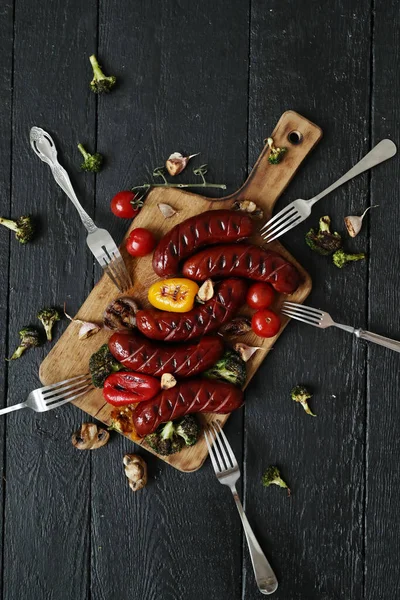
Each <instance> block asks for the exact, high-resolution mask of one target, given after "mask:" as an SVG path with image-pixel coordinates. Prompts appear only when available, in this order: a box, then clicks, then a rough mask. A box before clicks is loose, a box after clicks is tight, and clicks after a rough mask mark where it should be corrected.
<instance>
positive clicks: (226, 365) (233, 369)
mask: <svg viewBox="0 0 400 600" xmlns="http://www.w3.org/2000/svg"><path fill="white" fill-rule="evenodd" d="M203 375H204V376H205V377H207V378H208V379H224V380H225V381H229V383H233V384H234V385H237V386H239V387H242V386H243V385H244V384H245V381H246V363H245V361H244V360H243V358H242V357H241V356H240V355H239V354H238V353H237V352H235V351H234V350H227V351H226V352H225V354H224V355H223V357H222V358H220V359H219V360H218V361H217V362H216V363H215V365H214V366H213V367H211V368H210V369H207V371H205V372H204V373H203Z"/></svg>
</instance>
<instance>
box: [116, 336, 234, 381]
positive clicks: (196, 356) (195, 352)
mask: <svg viewBox="0 0 400 600" xmlns="http://www.w3.org/2000/svg"><path fill="white" fill-rule="evenodd" d="M108 347H109V349H110V352H111V354H112V355H113V356H114V358H116V359H117V360H118V361H119V362H120V363H122V364H123V365H124V366H125V367H127V368H128V369H132V371H136V372H137V373H146V374H147V375H154V376H155V377H161V375H163V373H172V374H173V375H175V376H177V377H193V376H194V375H198V374H199V373H202V372H203V371H205V370H206V369H208V368H210V367H212V366H213V365H214V364H215V363H216V362H217V360H219V359H220V358H221V356H222V354H223V352H224V342H223V339H222V338H221V337H220V336H218V335H212V336H211V335H210V336H205V337H203V338H201V340H200V341H199V342H198V343H194V344H179V345H178V344H177V345H169V346H165V345H162V344H159V343H157V342H152V341H151V340H148V339H147V338H145V337H144V336H142V335H140V334H139V333H137V332H135V331H133V332H131V333H127V332H117V333H114V334H113V335H112V336H111V337H110V339H109V341H108Z"/></svg>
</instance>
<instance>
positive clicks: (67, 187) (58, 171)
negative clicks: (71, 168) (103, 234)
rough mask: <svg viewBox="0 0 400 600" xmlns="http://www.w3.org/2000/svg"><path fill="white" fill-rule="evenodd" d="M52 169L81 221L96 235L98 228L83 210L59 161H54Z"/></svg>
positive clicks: (89, 231) (51, 165)
mask: <svg viewBox="0 0 400 600" xmlns="http://www.w3.org/2000/svg"><path fill="white" fill-rule="evenodd" d="M50 169H51V172H52V174H53V177H54V179H55V181H56V183H58V185H59V186H60V188H61V189H62V190H63V192H64V193H65V194H66V195H67V196H68V198H69V199H70V200H71V202H72V204H73V205H74V206H75V208H76V210H77V211H78V213H79V216H80V218H81V221H82V223H83V224H84V226H85V227H86V229H87V231H88V233H94V232H95V231H96V230H97V227H96V225H95V224H94V222H93V220H92V219H91V218H90V217H89V215H88V214H87V212H86V211H85V209H84V208H83V206H82V204H81V203H80V202H79V200H78V198H77V196H76V194H75V190H74V188H73V187H72V183H71V180H70V178H69V175H68V173H67V171H66V170H65V169H64V167H62V166H61V165H60V163H59V162H58V161H55V162H54V161H53V163H52V164H50Z"/></svg>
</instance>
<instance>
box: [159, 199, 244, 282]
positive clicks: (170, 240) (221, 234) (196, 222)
mask: <svg viewBox="0 0 400 600" xmlns="http://www.w3.org/2000/svg"><path fill="white" fill-rule="evenodd" d="M252 231H253V221H252V219H251V217H250V216H249V215H247V214H246V213H242V212H235V211H232V210H210V211H207V212H204V213H201V214H199V215H196V216H194V217H190V219H186V220H185V221H182V223H178V224H177V225H175V227H173V228H172V229H171V231H169V232H168V233H166V234H165V235H164V237H163V238H161V240H160V242H159V243H158V245H157V247H156V249H155V251H154V255H153V269H154V271H155V272H156V273H157V275H159V276H160V277H167V276H170V275H176V274H177V273H178V272H179V263H180V261H181V260H184V259H185V258H187V257H188V256H190V255H191V254H193V253H194V252H196V250H197V249H198V248H200V247H201V246H204V245H205V244H207V246H209V245H211V244H220V243H222V242H234V241H237V240H243V239H245V238H247V237H249V236H250V235H251V234H252Z"/></svg>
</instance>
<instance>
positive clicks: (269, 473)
mask: <svg viewBox="0 0 400 600" xmlns="http://www.w3.org/2000/svg"><path fill="white" fill-rule="evenodd" d="M262 484H263V486H264V487H268V486H270V485H272V484H274V485H279V487H282V488H285V489H286V490H287V492H288V496H290V489H289V487H288V485H287V483H286V482H285V481H283V479H282V477H281V474H280V472H279V469H278V467H274V466H271V467H268V469H267V470H266V471H265V473H264V475H263V476H262Z"/></svg>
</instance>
